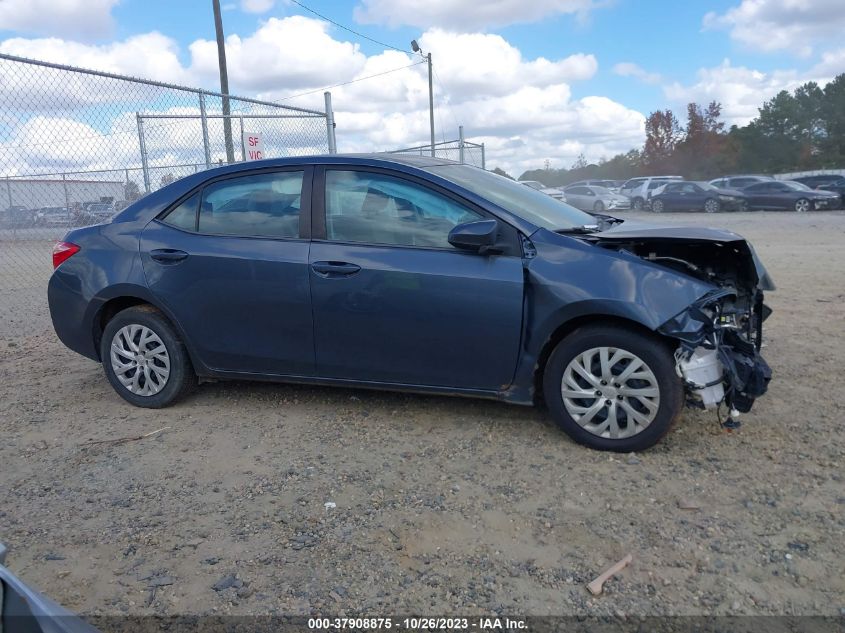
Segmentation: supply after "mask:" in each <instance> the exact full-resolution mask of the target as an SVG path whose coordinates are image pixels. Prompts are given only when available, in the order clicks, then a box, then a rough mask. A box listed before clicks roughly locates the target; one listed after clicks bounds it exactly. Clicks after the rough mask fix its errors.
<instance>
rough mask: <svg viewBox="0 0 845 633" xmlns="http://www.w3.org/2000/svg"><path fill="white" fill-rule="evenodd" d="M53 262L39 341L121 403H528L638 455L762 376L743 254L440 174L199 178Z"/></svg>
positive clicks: (268, 170)
mask: <svg viewBox="0 0 845 633" xmlns="http://www.w3.org/2000/svg"><path fill="white" fill-rule="evenodd" d="M53 262H54V266H55V267H56V271H55V273H54V274H53V277H52V278H51V280H50V284H49V289H48V295H49V301H50V312H51V315H52V318H53V324H54V327H55V329H56V333H57V334H58V336H59V338H60V339H61V340H62V341H63V342H64V343H65V344H66V345H67V346H68V347H69V348H71V349H73V350H75V351H77V352H79V353H80V354H83V355H84V356H87V357H89V358H91V359H93V360H96V361H98V362H101V363H102V364H103V367H104V370H105V374H106V378H107V379H108V380H109V382H110V383H111V384H112V386H113V387H114V389H115V390H116V391H117V393H118V394H119V395H120V396H121V397H123V398H124V399H125V400H127V401H128V402H130V403H132V404H134V405H136V406H141V407H150V408H157V407H163V406H167V405H169V404H171V403H173V402H175V401H176V400H178V399H179V398H181V397H183V396H185V395H186V394H188V393H189V391H190V390H191V388H192V387H193V386H195V385H196V384H197V383H198V382H201V381H217V380H226V379H241V380H243V379H250V380H255V379H259V380H274V381H279V382H296V383H309V384H321V385H336V386H346V387H349V386H355V387H369V388H373V389H394V390H399V391H414V392H425V393H441V394H452V395H463V396H470V397H477V398H495V399H499V400H502V401H505V402H509V403H513V404H523V405H533V404H535V403H538V402H540V401H545V403H546V405H547V406H548V408H549V410H550V411H551V413H552V416H553V418H554V420H555V421H556V422H557V424H559V425H560V427H561V428H562V429H563V430H564V431H566V432H567V433H568V434H569V435H570V436H572V437H573V438H574V439H575V440H577V441H578V442H581V443H583V444H586V445H588V446H591V447H593V448H597V449H601V450H614V451H635V450H641V449H644V448H647V447H649V446H652V445H653V444H654V443H655V442H657V441H658V440H659V439H660V438H661V437H662V436H663V435H665V434H666V432H667V431H668V430H669V428H670V427H671V425H672V423H673V422H674V421H675V420H676V419H677V418H678V416H679V415H680V412H681V410H682V408H683V406H684V404H687V405H690V406H695V407H704V408H715V409H716V410H717V412H718V411H719V409H720V408H722V407H724V409H725V415H724V417H722V418H720V419H721V420H722V422H723V423H725V424H729V425H734V426H735V425H736V424H738V416H739V415H740V413H742V412H746V411H749V410H750V409H751V406H752V404H753V402H754V399H755V398H757V397H758V396H760V395H762V394H763V393H764V392H765V391H766V388H767V385H768V382H769V379H770V371H769V368H768V366H767V365H766V363H765V361H764V360H763V359H762V357H761V356H760V347H761V343H762V325H763V321H764V320H765V318H766V316H767V315H768V309H767V308H766V307H765V306H764V305H763V292H764V291H767V290H772V289H773V285H772V283H771V280H770V279H769V277H768V275H767V274H766V272H765V270H764V269H763V266H762V265H761V264H760V262H759V260H758V259H757V256H756V255H755V254H754V251H753V250H752V248H751V246H750V245H749V244H748V243H747V242H746V241H745V240H744V239H743V238H742V237H740V236H739V235H736V234H734V233H730V232H727V231H721V230H717V229H704V228H680V227H678V228H671V227H669V228H667V227H660V226H650V225H637V224H635V223H634V222H631V221H626V222H623V221H622V220H619V219H617V218H612V217H608V216H604V215H601V214H595V215H589V214H586V213H584V212H582V211H579V210H577V209H575V208H573V207H571V206H569V205H567V204H564V203H561V202H559V201H556V200H554V199H552V198H550V197H549V196H546V195H545V194H542V193H540V192H538V191H535V190H533V189H531V188H529V187H525V186H523V185H521V184H518V183H515V182H513V181H510V180H508V179H507V178H502V177H499V176H496V175H494V174H491V173H489V172H486V171H483V170H481V169H476V168H474V167H469V166H467V165H461V164H457V163H453V162H451V161H444V160H440V159H436V158H425V157H412V156H407V157H398V156H391V157H385V156H379V155H363V156H362V155H359V156H312V157H297V158H289V159H273V160H268V161H260V162H253V163H237V164H234V165H229V166H226V167H222V168H219V169H212V170H208V171H205V172H201V173H198V174H195V175H192V176H189V177H187V178H184V179H182V180H179V181H177V182H175V183H173V184H171V185H169V186H167V187H164V188H162V189H160V190H159V191H157V192H154V193H151V194H150V195H148V196H145V197H144V198H142V199H141V200H139V201H138V202H136V203H135V204H133V205H132V206H130V207H128V208H127V209H125V210H124V211H122V212H121V213H120V214H118V215H117V217H115V218H114V219H112V220H111V222H110V223H108V224H102V225H97V226H92V227H86V228H84V229H78V230H75V231H71V232H70V233H69V234H68V235H67V236H66V237H65V239H64V241H63V242H61V243H59V244H57V245H56V248H55V250H54V254H53Z"/></svg>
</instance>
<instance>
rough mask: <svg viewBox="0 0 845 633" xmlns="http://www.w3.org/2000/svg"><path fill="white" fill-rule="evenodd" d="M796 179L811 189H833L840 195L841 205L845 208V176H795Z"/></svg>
mask: <svg viewBox="0 0 845 633" xmlns="http://www.w3.org/2000/svg"><path fill="white" fill-rule="evenodd" d="M795 181H796V182H800V183H801V184H804V185H807V186H808V187H810V188H811V189H818V190H821V191H832V192H833V193H835V194H837V195H838V196H839V207H840V208H845V176H839V175H831V176H807V177H805V178H795Z"/></svg>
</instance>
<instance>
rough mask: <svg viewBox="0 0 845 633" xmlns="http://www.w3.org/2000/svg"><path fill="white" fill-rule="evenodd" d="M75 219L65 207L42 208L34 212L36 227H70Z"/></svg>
mask: <svg viewBox="0 0 845 633" xmlns="http://www.w3.org/2000/svg"><path fill="white" fill-rule="evenodd" d="M75 219H76V215H75V214H74V213H73V212H72V211H71V210H70V209H68V208H67V207H42V208H40V209H36V211H35V224H36V226H72V225H73V224H74V220H75Z"/></svg>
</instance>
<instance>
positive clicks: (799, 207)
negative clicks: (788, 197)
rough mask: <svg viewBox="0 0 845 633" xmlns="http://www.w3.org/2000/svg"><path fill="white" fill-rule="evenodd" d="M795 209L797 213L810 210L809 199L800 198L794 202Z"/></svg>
mask: <svg viewBox="0 0 845 633" xmlns="http://www.w3.org/2000/svg"><path fill="white" fill-rule="evenodd" d="M795 210H796V211H797V212H798V213H806V212H807V211H809V210H810V201H809V200H807V199H806V198H801V199H800V200H798V201H796V202H795Z"/></svg>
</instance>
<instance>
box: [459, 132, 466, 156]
mask: <svg viewBox="0 0 845 633" xmlns="http://www.w3.org/2000/svg"><path fill="white" fill-rule="evenodd" d="M458 157H459V158H458V160H459V161H460V163H461V165H463V164H464V163H465V162H466V161H465V160H464V126H463V125H459V126H458Z"/></svg>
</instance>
